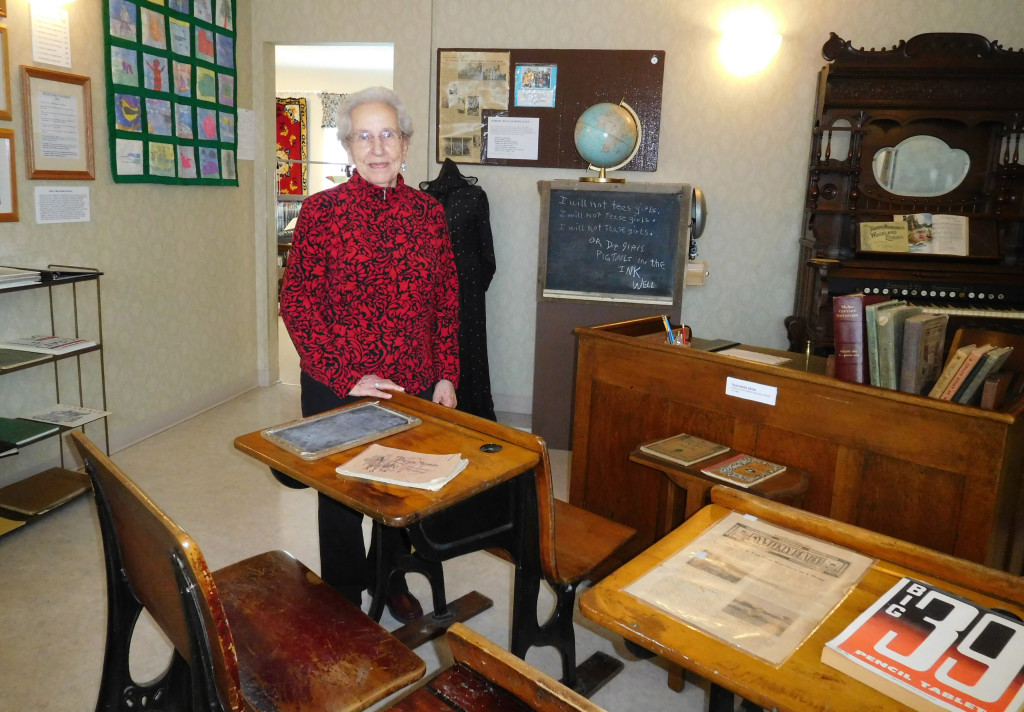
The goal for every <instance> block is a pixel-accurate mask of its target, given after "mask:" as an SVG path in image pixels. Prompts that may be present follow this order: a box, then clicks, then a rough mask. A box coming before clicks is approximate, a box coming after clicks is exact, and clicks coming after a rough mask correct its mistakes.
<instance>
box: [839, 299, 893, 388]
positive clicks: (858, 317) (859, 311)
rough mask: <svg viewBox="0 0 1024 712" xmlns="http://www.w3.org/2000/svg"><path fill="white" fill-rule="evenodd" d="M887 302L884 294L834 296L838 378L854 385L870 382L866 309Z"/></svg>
mask: <svg viewBox="0 0 1024 712" xmlns="http://www.w3.org/2000/svg"><path fill="white" fill-rule="evenodd" d="M884 301H886V299H885V297H883V296H882V295H880V294H879V295H875V294H872V295H868V294H864V293H863V292H855V293H853V294H842V295H839V296H835V297H832V342H833V344H835V377H836V378H838V379H840V380H843V381H850V382H852V383H869V382H870V374H869V373H868V354H867V325H866V323H865V321H864V307H866V306H868V305H869V304H879V303H881V302H884Z"/></svg>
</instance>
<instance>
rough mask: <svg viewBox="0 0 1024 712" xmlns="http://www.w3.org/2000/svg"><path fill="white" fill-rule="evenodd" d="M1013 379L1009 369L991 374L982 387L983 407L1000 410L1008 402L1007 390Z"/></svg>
mask: <svg viewBox="0 0 1024 712" xmlns="http://www.w3.org/2000/svg"><path fill="white" fill-rule="evenodd" d="M1012 380H1013V374H1012V373H1010V372H1009V371H1000V372H999V373H993V374H990V375H989V377H988V378H986V379H985V385H983V386H982V387H981V407H982V408H987V409H988V410H999V409H1000V408H1002V407H1003V403H1005V402H1006V391H1007V389H1008V388H1009V386H1010V381H1012Z"/></svg>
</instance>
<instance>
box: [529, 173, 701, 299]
mask: <svg viewBox="0 0 1024 712" xmlns="http://www.w3.org/2000/svg"><path fill="white" fill-rule="evenodd" d="M678 188H679V190H676V191H675V192H664V191H661V192H651V191H640V192H629V191H628V190H625V189H622V188H621V187H620V189H619V190H607V189H594V188H589V189H586V190H580V189H575V190H559V189H552V190H551V191H550V197H549V202H548V205H547V208H548V215H547V217H548V220H547V226H546V227H547V240H546V243H547V244H546V254H544V255H542V259H544V260H545V263H544V265H543V270H542V271H543V283H542V290H541V296H542V297H544V298H555V299H557V298H575V299H596V300H614V301H633V302H642V303H652V304H672V303H673V301H674V299H675V297H676V294H677V282H678V276H679V273H680V268H679V264H678V263H679V258H680V254H681V250H680V245H679V242H680V216H681V213H682V203H683V200H682V195H683V193H682V190H681V188H682V186H678Z"/></svg>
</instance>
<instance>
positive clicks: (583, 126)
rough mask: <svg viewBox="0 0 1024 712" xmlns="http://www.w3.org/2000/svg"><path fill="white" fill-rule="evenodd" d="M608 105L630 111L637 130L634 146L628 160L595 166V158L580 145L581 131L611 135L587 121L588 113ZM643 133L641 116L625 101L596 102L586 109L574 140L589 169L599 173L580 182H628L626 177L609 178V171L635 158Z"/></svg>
mask: <svg viewBox="0 0 1024 712" xmlns="http://www.w3.org/2000/svg"><path fill="white" fill-rule="evenodd" d="M607 107H610V108H613V109H618V108H619V107H621V108H622V109H625V111H626V113H628V115H629V116H628V117H627V118H628V119H631V120H632V124H633V127H634V128H635V132H634V133H633V136H632V138H633V146H632V148H631V149H630V151H629V155H628V156H626V160H624V161H621V162H620V163H616V164H615V165H602V166H595V165H594V164H593V163H592V161H593V158H589V157H588V156H586V155H585V151H584V150H583V149H582V148H581V147H580V135H581V132H583V131H585V130H588V129H589V130H590V131H594V130H596V131H598V132H599V133H602V134H603V137H604V138H607V137H608V136H609V135H610V134H609V133H607V132H606V131H604V130H603V129H600V128H596V127H595V126H594V125H590V126H588V125H587V123H586V121H587V115H588V114H590V113H592V112H593V111H594V110H596V109H602V108H607ZM643 135H644V131H643V126H641V124H640V117H639V116H638V115H637V113H636V111H634V110H633V107H632V106H630V105H629V104H627V103H626V102H625V101H620V102H619V103H618V105H616V104H607V103H603V104H595V105H594V106H591V107H590V108H589V109H587V110H586V111H584V112H583V115H582V116H581V117H580V118H579V119H578V120H577V121H576V131H575V133H574V140H575V142H576V150H577V151H579V153H580V155H581V156H582V157H583V159H584V160H585V161H587V163H588V165H587V168H588V169H589V170H592V171H593V170H597V171H598V174H597V177H596V178H595V177H593V176H583V177H581V178H580V182H581V183H625V182H626V179H625V178H609V177H608V171H615V170H618V169H619V168H622V167H623V166H625V165H626V164H627V163H629V162H630V161H632V160H633V158H634V156H636V154H637V151H639V150H640V142H641V141H642V140H643Z"/></svg>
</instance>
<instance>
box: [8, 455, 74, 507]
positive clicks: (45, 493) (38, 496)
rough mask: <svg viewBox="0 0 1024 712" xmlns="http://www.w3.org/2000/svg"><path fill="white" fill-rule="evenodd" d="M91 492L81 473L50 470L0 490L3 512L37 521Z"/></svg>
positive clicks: (58, 469) (56, 468)
mask: <svg viewBox="0 0 1024 712" xmlns="http://www.w3.org/2000/svg"><path fill="white" fill-rule="evenodd" d="M88 489H89V478H88V477H86V476H85V475H83V474H82V473H81V472H74V471H73V470H65V469H63V468H61V467H51V468H50V469H49V470H46V471H44V472H40V473H39V474H37V475H32V476H31V477H27V478H25V479H23V480H20V481H18V482H15V483H13V484H10V485H7V486H6V487H4V488H2V489H0V509H6V510H9V511H11V512H16V513H17V514H23V515H25V516H29V517H34V516H38V515H40V514H43V513H45V512H48V511H49V510H51V509H53V508H54V507H59V506H60V505H62V504H64V503H65V502H68V501H70V500H72V499H74V498H75V497H77V496H78V495H80V494H82V493H83V492H86V491H88Z"/></svg>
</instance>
